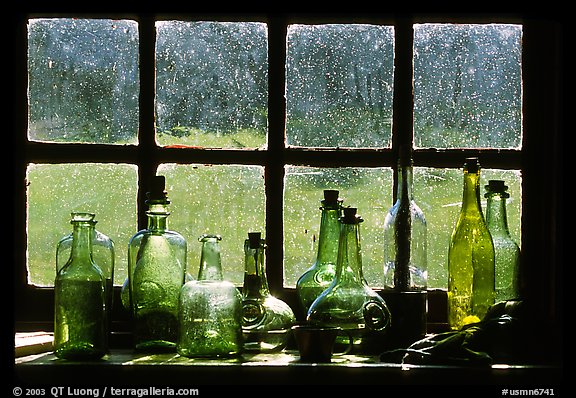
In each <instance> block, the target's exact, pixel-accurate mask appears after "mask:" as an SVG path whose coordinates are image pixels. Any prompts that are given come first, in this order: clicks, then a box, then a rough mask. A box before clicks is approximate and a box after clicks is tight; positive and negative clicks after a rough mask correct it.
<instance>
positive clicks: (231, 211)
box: [157, 164, 266, 284]
mask: <svg viewBox="0 0 576 398" xmlns="http://www.w3.org/2000/svg"><path fill="white" fill-rule="evenodd" d="M157 174H158V175H163V176H165V177H166V190H167V191H168V196H169V197H170V200H171V202H172V203H171V204H170V211H171V215H170V218H169V227H170V229H172V230H174V231H178V232H180V233H181V234H182V235H183V236H184V237H185V238H186V240H187V242H188V272H189V273H190V274H191V275H192V276H193V277H194V278H196V277H197V276H198V268H199V265H200V249H201V245H200V243H199V242H198V238H199V237H200V235H202V234H205V233H211V234H219V235H221V236H222V241H221V242H220V246H221V249H222V269H223V272H224V278H225V279H227V280H229V281H232V282H234V283H236V284H242V283H243V280H244V240H245V239H246V238H247V237H248V232H252V231H255V232H257V231H260V232H262V235H263V236H266V233H265V232H266V231H265V226H266V217H265V211H266V209H265V207H266V200H265V197H264V168H263V167H261V166H240V165H214V166H210V165H177V164H162V165H160V166H159V167H158V170H157Z"/></svg>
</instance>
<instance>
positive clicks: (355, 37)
mask: <svg viewBox="0 0 576 398" xmlns="http://www.w3.org/2000/svg"><path fill="white" fill-rule="evenodd" d="M287 40H288V49H287V55H286V107H287V110H286V113H287V115H286V116H287V121H286V142H287V144H288V145H292V146H309V147H354V148H359V147H388V146H389V145H390V137H391V118H392V88H393V70H394V28H393V27H391V26H375V25H354V24H352V25H290V26H289V27H288V38H287Z"/></svg>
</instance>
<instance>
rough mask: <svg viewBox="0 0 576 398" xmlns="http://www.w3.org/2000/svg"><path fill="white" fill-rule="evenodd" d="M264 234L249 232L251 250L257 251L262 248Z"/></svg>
mask: <svg viewBox="0 0 576 398" xmlns="http://www.w3.org/2000/svg"><path fill="white" fill-rule="evenodd" d="M261 237H262V234H261V233H260V232H248V242H249V245H250V249H257V248H259V247H260V240H261Z"/></svg>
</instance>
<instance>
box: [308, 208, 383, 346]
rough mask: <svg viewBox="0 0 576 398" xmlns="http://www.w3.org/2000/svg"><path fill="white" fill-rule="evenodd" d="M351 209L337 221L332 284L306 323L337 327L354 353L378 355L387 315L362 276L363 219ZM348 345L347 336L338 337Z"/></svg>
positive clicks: (319, 299) (311, 310)
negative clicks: (337, 235)
mask: <svg viewBox="0 0 576 398" xmlns="http://www.w3.org/2000/svg"><path fill="white" fill-rule="evenodd" d="M356 211H357V209H356V208H353V207H348V208H344V215H343V216H342V217H341V218H340V237H339V241H338V260H337V262H336V275H335V277H334V281H333V282H332V283H331V284H330V286H329V287H328V288H327V289H326V290H324V292H323V293H322V294H321V295H320V296H319V297H318V298H317V299H316V300H315V301H314V302H313V303H312V305H311V306H310V309H309V310H308V316H307V321H308V322H309V323H311V324H313V325H320V326H337V327H340V328H342V329H343V330H344V331H345V333H347V334H349V335H350V336H351V337H352V338H353V340H354V348H353V351H352V352H355V353H364V354H371V353H379V352H381V351H382V350H383V349H384V347H385V346H386V336H385V334H386V329H387V328H388V326H389V324H390V318H391V317H390V311H389V309H388V306H387V305H386V303H385V301H384V300H383V299H382V297H380V296H379V295H378V294H377V293H376V292H375V291H374V290H372V289H371V288H370V287H369V286H368V283H367V282H366V279H364V275H363V273H362V254H361V246H360V228H359V227H360V223H361V222H362V221H363V219H362V218H361V217H360V216H358V215H357V214H356ZM338 339H341V340H342V341H341V344H348V341H349V338H348V336H343V335H342V336H339V337H338V338H337V342H338Z"/></svg>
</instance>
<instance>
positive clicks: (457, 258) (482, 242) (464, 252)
mask: <svg viewBox="0 0 576 398" xmlns="http://www.w3.org/2000/svg"><path fill="white" fill-rule="evenodd" d="M494 266H495V260H494V245H493V243H492V237H491V235H490V232H489V230H488V226H487V225H486V222H485V221H484V216H483V214H482V207H481V204H480V163H479V162H478V158H467V159H466V162H465V164H464V188H463V196H462V208H461V210H460V215H459V217H458V221H457V222H456V226H455V227H454V231H453V232H452V237H451V239H450V246H449V249H448V323H449V325H450V328H451V329H453V330H457V329H460V328H461V327H462V326H464V325H466V324H469V323H474V322H478V321H480V320H481V319H482V318H483V317H484V315H485V314H486V312H487V311H488V308H489V307H490V306H491V305H492V304H494V297H495V271H494Z"/></svg>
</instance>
